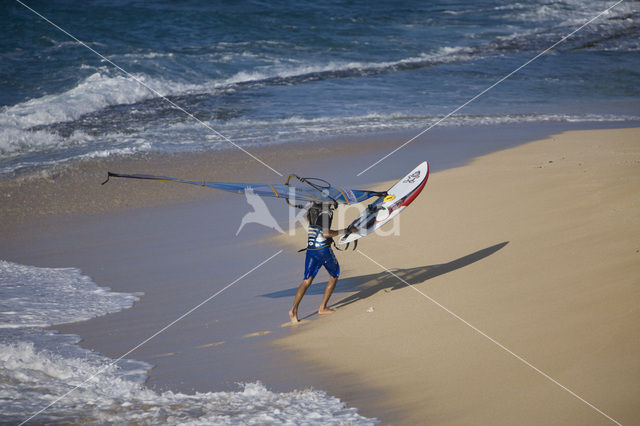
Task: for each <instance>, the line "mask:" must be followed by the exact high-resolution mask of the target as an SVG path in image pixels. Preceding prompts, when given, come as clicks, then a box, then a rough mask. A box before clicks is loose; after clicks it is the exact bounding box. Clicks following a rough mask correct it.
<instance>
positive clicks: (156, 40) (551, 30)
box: [0, 0, 640, 177]
mask: <svg viewBox="0 0 640 426" xmlns="http://www.w3.org/2000/svg"><path fill="white" fill-rule="evenodd" d="M26 3H27V4H28V5H29V6H30V7H32V8H33V9H35V10H36V11H38V12H39V13H41V14H42V15H43V16H45V17H47V18H48V19H50V20H51V21H52V22H54V23H55V24H57V25H59V26H60V27H61V28H63V29H65V30H66V31H68V32H70V33H71V34H73V35H75V36H76V37H78V38H79V39H80V40H83V41H85V42H86V43H87V44H88V46H90V47H91V48H92V49H94V50H96V51H97V52H100V53H101V54H103V55H104V56H105V57H106V58H108V59H109V60H110V61H113V62H114V63H116V64H117V65H119V66H120V67H122V68H123V69H125V70H127V71H128V72H129V73H130V74H125V73H123V72H121V71H120V70H118V69H116V68H114V67H113V66H112V65H111V64H109V63H108V62H107V61H105V60H104V59H102V58H100V57H99V56H97V55H96V54H94V53H92V52H91V51H89V50H88V49H87V48H86V47H84V46H82V45H80V44H79V43H78V42H76V41H74V40H73V39H71V38H69V37H68V36H67V35H65V34H64V33H62V32H61V31H60V30H58V29H56V28H54V27H53V26H52V25H51V24H49V23H47V22H45V21H44V20H42V19H41V18H40V17H38V16H37V15H35V14H34V13H33V12H31V11H29V10H28V9H26V8H25V7H23V6H22V5H20V4H19V3H15V2H11V1H7V2H3V4H2V6H0V25H1V26H2V28H3V30H4V31H3V37H2V39H1V41H0V177H9V176H13V175H15V174H16V173H20V172H23V171H29V170H40V169H42V168H47V167H52V166H56V165H59V164H64V163H65V162H68V161H69V160H73V159H84V158H100V157H106V156H110V155H130V154H133V153H137V152H183V151H194V150H216V149H231V148H232V146H231V144H229V143H228V142H226V141H224V140H223V139H222V138H220V137H219V136H218V135H216V134H215V133H214V132H212V131H211V130H209V129H207V128H206V127H205V126H203V125H202V124H201V123H199V122H198V121H196V120H194V119H193V118H190V117H189V116H187V115H186V114H185V113H184V112H182V111H180V110H178V109H176V108H174V107H172V106H171V105H170V104H169V103H167V102H166V101H165V100H163V99H162V98H161V97H159V96H158V94H156V93H154V92H152V91H150V90H148V89H147V88H145V87H144V86H142V85H141V84H139V83H138V81H137V80H139V81H142V82H144V83H145V84H146V85H148V86H149V87H151V88H153V89H154V90H155V91H157V93H160V94H162V95H163V96H166V97H168V98H169V99H170V100H171V101H172V102H174V103H175V104H177V105H179V106H180V107H181V108H184V109H185V110H187V111H189V112H190V113H191V114H193V115H194V116H195V117H197V118H198V120H201V121H202V122H204V123H206V124H207V125H209V126H211V127H212V128H214V129H216V130H217V131H218V132H220V133H221V134H223V135H224V136H225V137H227V138H229V139H231V140H233V141H234V142H235V143H237V144H239V145H242V146H245V147H251V146H256V145H264V144H276V143H286V142H288V141H293V140H295V141H300V140H302V141H306V142H309V143H318V141H319V140H322V138H324V137H327V136H330V137H332V136H336V135H349V134H366V133H368V132H380V131H396V130H406V129H416V130H420V129H423V128H426V127H427V126H429V125H430V124H431V123H433V122H435V121H436V120H437V119H439V118H440V117H442V116H444V115H446V114H447V113H449V112H450V111H452V110H453V109H455V108H456V107H458V106H459V105H461V104H463V103H464V102H466V101H467V100H469V99H471V98H472V97H473V96H475V95H476V94H478V93H479V92H481V91H482V90H484V89H486V88H487V87H489V86H490V85H492V84H493V83H494V82H496V81H497V80H498V79H500V78H501V77H503V76H504V75H506V74H508V73H510V72H511V71H513V70H514V69H516V68H517V67H519V66H520V65H522V64H523V63H525V62H526V61H528V60H529V59H531V58H533V57H534V56H535V55H537V54H538V53H539V52H541V51H543V50H544V49H546V48H547V47H549V46H551V45H552V44H554V43H555V42H557V41H558V40H560V39H561V38H562V37H563V36H565V35H567V34H569V33H570V32H572V31H573V30H574V29H576V28H578V27H579V26H580V25H582V24H583V23H584V22H586V21H587V20H589V19H590V18H592V17H594V16H595V15H597V14H598V13H599V12H600V11H602V10H604V9H606V8H607V7H609V6H611V5H613V4H614V2H613V1H609V0H560V1H550V0H531V1H527V2H503V1H497V0H494V1H491V0H489V1H483V2H476V1H471V0H460V1H419V2H418V1H405V2H396V1H378V2H374V3H371V2H349V3H343V2H335V1H325V2H309V1H296V2H286V1H285V2H282V1H275V2H257V1H251V2H200V1H195V0H194V1H184V2H173V1H168V0H165V1H162V0H158V1H154V2H142V1H124V0H120V1H118V0H116V1H107V0H92V1H87V2H83V3H82V5H79V4H76V3H73V2H68V1H62V0H52V1H44V0H29V1H27V2H26ZM638 119H640V4H639V3H638V2H634V1H624V2H622V3H621V4H619V5H617V6H616V7H615V8H613V9H612V10H610V11H609V12H608V13H607V14H606V15H604V16H602V17H600V18H599V19H598V20H596V21H595V22H593V23H592V24H590V25H588V26H587V27H585V28H584V29H583V30H581V31H580V32H578V33H577V34H576V35H575V36H573V37H571V38H570V39H569V40H567V41H566V42H565V43H563V44H561V45H560V46H558V47H557V48H556V49H554V50H553V51H552V52H550V53H549V54H547V55H545V56H543V57H541V58H539V59H538V60H536V61H534V62H533V63H531V64H530V65H529V66H527V67H525V68H524V69H522V70H521V71H520V72H518V73H517V74H515V75H513V76H512V77H511V78H510V79H508V80H507V81H505V82H503V83H501V84H500V85H498V86H496V87H495V88H494V89H492V90H491V91H489V92H488V93H486V94H485V95H483V96H482V97H480V98H479V99H477V100H476V101H474V102H473V103H471V104H469V105H468V106H466V107H465V108H463V109H462V110H460V111H459V112H458V113H457V114H456V115H454V116H453V117H451V118H449V119H447V120H445V121H444V122H442V123H441V124H440V125H443V126H476V125H486V124H502V123H518V122H549V121H551V122H567V121H571V122H580V121H584V122H586V121H621V122H624V121H636V120H638Z"/></svg>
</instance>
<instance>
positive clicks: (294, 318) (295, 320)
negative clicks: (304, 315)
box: [289, 310, 300, 324]
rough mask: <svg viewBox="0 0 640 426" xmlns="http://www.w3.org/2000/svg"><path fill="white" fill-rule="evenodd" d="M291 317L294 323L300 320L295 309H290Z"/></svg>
mask: <svg viewBox="0 0 640 426" xmlns="http://www.w3.org/2000/svg"><path fill="white" fill-rule="evenodd" d="M289 318H290V319H291V323H292V324H297V323H299V322H300V320H299V319H298V315H297V314H294V313H293V310H291V311H289Z"/></svg>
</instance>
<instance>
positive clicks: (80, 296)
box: [0, 260, 139, 328]
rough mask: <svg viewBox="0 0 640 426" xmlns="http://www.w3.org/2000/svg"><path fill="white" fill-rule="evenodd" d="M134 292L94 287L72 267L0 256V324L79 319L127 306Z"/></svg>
mask: <svg viewBox="0 0 640 426" xmlns="http://www.w3.org/2000/svg"><path fill="white" fill-rule="evenodd" d="M138 296H139V294H129V293H114V292H110V291H108V289H105V288H102V287H98V286H97V285H96V284H95V283H94V282H93V281H92V280H91V278H89V277H87V276H86V275H82V273H81V272H80V271H79V270H77V269H75V268H59V269H58V268H56V269H54V268H37V267H35V266H26V265H20V264H17V263H13V262H7V261H4V260H0V328H15V327H44V326H48V325H55V324H62V323H67V322H75V321H82V320H86V319H89V318H94V317H97V316H101V315H105V314H107V313H110V312H117V311H120V310H122V309H125V308H128V307H131V306H132V305H133V303H134V302H135V301H136V300H138Z"/></svg>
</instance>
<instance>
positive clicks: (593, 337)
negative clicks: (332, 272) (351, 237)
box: [276, 128, 640, 425]
mask: <svg viewBox="0 0 640 426" xmlns="http://www.w3.org/2000/svg"><path fill="white" fill-rule="evenodd" d="M638 142H640V130H639V129H637V128H635V129H620V130H593V131H571V132H566V133H562V134H557V135H553V136H552V137H549V138H547V139H544V140H540V141H535V142H532V143H529V144H525V145H523V146H520V147H515V148H512V149H508V150H504V151H501V152H497V153H493V154H490V155H487V156H483V157H480V158H478V159H476V160H474V161H472V162H471V163H470V164H467V165H465V166H463V167H459V168H454V169H450V170H445V171H441V172H437V173H435V174H433V175H432V176H431V177H430V181H429V183H428V184H427V187H426V188H425V191H424V192H423V194H422V195H421V196H420V197H419V198H418V199H417V200H416V201H415V203H414V205H412V206H411V207H410V208H409V209H408V210H407V211H406V212H405V213H403V214H402V216H401V217H400V220H401V222H400V224H399V226H400V227H401V235H399V236H397V237H393V236H392V237H384V238H383V237H377V236H376V237H372V238H367V239H365V240H363V241H362V243H361V245H360V246H359V251H358V252H348V253H346V254H341V257H340V260H341V262H342V265H343V274H342V278H341V281H340V283H339V284H338V286H339V287H340V286H342V288H347V289H349V290H350V291H351V292H352V293H350V294H349V295H348V296H346V297H341V296H338V297H336V298H335V299H334V307H335V308H337V312H336V313H335V314H334V315H331V316H329V317H323V318H321V319H319V320H318V321H312V322H311V323H308V324H305V325H303V326H301V327H298V328H297V329H296V330H295V331H294V332H293V333H292V334H291V335H290V336H287V337H285V338H281V339H279V340H278V341H277V342H276V344H277V346H278V347H281V348H283V349H285V350H288V351H292V352H294V353H295V354H296V357H298V358H299V359H303V360H305V361H308V362H311V363H314V364H316V365H318V369H319V370H320V371H322V374H324V375H326V377H325V379H324V380H323V384H325V386H326V389H327V390H328V391H329V392H330V393H332V394H334V395H337V396H339V397H341V398H344V399H346V400H348V401H349V402H350V403H352V404H353V405H354V406H357V407H359V408H360V410H361V411H362V412H363V413H365V414H367V415H375V416H377V417H378V418H381V419H383V421H384V422H385V423H393V424H576V425H577V424H608V423H612V421H613V420H615V421H617V422H620V423H622V424H635V423H637V422H638V421H639V419H640V410H639V409H638V407H639V406H640V400H639V397H638V396H639V395H640V362H639V361H638V360H639V359H640V356H639V355H640V342H639V341H638V336H639V335H640V326H639V325H638V324H640V311H639V310H638V306H640V287H639V284H640V281H638V280H639V277H640V261H639V260H640V245H639V241H640V195H639V194H640V193H639V192H638V188H640V145H638ZM383 186H384V185H383ZM283 242H284V240H283ZM409 285H411V286H413V287H409ZM303 304H304V301H303ZM547 375H548V376H547ZM554 381H557V382H554ZM564 387H566V388H564ZM363 388H368V389H374V390H376V391H377V393H378V395H383V396H382V397H378V398H376V399H375V400H374V399H372V398H368V397H367V395H366V394H365V395H362V394H361V393H359V392H358V389H363ZM571 392H574V393H575V395H574V394H572V393H571ZM582 399H583V400H582ZM589 404H592V405H593V406H590V405H589ZM598 410H600V411H601V412H599V411H598ZM607 416H609V417H610V418H607Z"/></svg>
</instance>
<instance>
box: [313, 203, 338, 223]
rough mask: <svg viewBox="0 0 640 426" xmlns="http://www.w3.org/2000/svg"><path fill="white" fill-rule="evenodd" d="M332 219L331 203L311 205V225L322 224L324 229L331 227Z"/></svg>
mask: <svg viewBox="0 0 640 426" xmlns="http://www.w3.org/2000/svg"><path fill="white" fill-rule="evenodd" d="M332 219H333V211H332V209H331V206H329V205H325V204H320V203H314V204H313V205H312V206H311V207H309V210H307V220H308V221H309V226H320V227H322V228H323V229H325V228H329V227H330V226H331V221H332Z"/></svg>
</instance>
